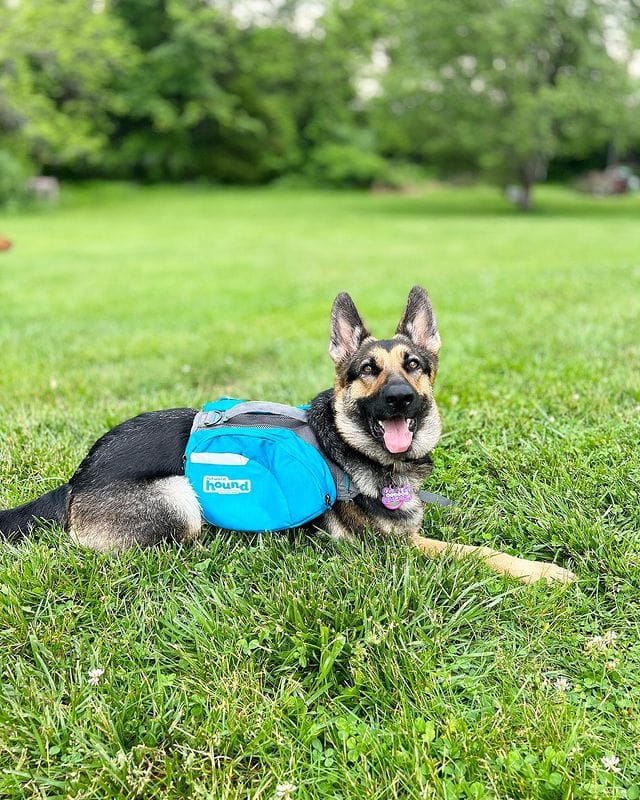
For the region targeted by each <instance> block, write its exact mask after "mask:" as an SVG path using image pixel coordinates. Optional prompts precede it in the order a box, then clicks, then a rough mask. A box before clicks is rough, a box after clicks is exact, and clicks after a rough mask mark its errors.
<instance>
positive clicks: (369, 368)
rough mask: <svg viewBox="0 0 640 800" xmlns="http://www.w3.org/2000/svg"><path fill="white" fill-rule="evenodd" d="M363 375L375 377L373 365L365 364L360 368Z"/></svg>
mask: <svg viewBox="0 0 640 800" xmlns="http://www.w3.org/2000/svg"><path fill="white" fill-rule="evenodd" d="M360 374H361V375H373V364H363V365H362V366H361V367H360Z"/></svg>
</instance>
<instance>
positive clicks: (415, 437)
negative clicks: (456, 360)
mask: <svg viewBox="0 0 640 800" xmlns="http://www.w3.org/2000/svg"><path fill="white" fill-rule="evenodd" d="M439 349H440V336H439V335H438V331H437V328H436V320H435V317H434V314H433V309H432V308H431V303H430V302H429V297H428V296H427V293H426V292H425V290H424V289H422V288H421V287H420V286H415V287H414V288H413V289H412V290H411V292H410V294H409V298H408V300H407V307H406V309H405V312H404V315H403V317H402V319H401V320H400V324H399V325H398V328H397V330H396V333H395V336H393V338H392V339H375V338H374V337H373V336H372V335H371V334H370V333H369V331H368V330H367V329H366V327H365V325H364V323H363V321H362V319H361V317H360V314H359V313H358V310H357V309H356V307H355V305H354V303H353V300H352V299H351V298H350V297H349V295H348V294H346V293H343V294H339V295H338V296H337V297H336V299H335V302H334V304H333V309H332V312H331V342H330V345H329V355H330V356H331V358H332V359H333V361H334V362H335V365H336V384H335V393H334V397H335V412H336V424H337V427H338V430H339V432H340V434H341V436H342V437H343V438H344V439H345V441H347V442H348V444H350V445H351V447H353V448H355V449H356V450H358V451H360V452H362V453H364V454H365V455H367V456H368V457H369V458H371V459H373V460H374V461H377V462H380V463H383V464H389V463H392V462H393V461H395V460H398V459H407V458H409V459H418V458H421V457H422V456H424V455H426V454H427V453H429V452H430V451H431V450H432V449H433V448H434V447H435V445H436V443H437V441H438V439H439V438H440V432H441V427H440V416H439V414H438V409H437V407H436V404H435V401H434V399H433V382H434V381H435V377H436V372H437V369H438V350H439Z"/></svg>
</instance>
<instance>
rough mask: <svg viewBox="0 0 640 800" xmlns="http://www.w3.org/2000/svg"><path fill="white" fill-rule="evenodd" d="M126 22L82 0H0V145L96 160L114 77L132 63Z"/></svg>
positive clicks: (51, 161)
mask: <svg viewBox="0 0 640 800" xmlns="http://www.w3.org/2000/svg"><path fill="white" fill-rule="evenodd" d="M134 64H135V54H134V53H133V51H132V50H131V48H130V46H129V45H128V43H127V37H126V33H125V31H124V29H123V28H122V26H121V25H119V24H118V21H117V19H115V18H113V17H112V16H110V15H108V14H102V13H94V12H93V11H92V8H91V4H90V3H87V2H85V0H55V2H52V0H33V2H28V3H18V4H12V5H11V7H9V4H4V3H3V4H2V5H0V145H2V144H3V143H4V145H5V146H7V145H9V146H12V147H13V148H14V149H18V150H19V151H20V152H23V151H26V153H27V154H28V155H29V157H30V158H31V159H32V160H33V161H34V162H35V163H37V164H38V165H39V166H40V167H42V168H44V169H46V168H51V167H60V166H65V167H67V168H71V169H73V170H78V169H80V168H81V166H82V165H83V164H95V163H96V161H97V160H98V159H99V156H100V154H101V152H102V150H103V149H104V148H105V147H106V145H107V143H108V137H109V132H110V129H111V128H110V122H109V112H110V111H111V110H112V108H113V105H114V103H115V102H116V97H115V95H114V94H113V89H112V84H113V81H114V80H117V78H118V76H119V75H120V74H121V73H123V72H126V71H128V70H130V69H132V68H133V66H134Z"/></svg>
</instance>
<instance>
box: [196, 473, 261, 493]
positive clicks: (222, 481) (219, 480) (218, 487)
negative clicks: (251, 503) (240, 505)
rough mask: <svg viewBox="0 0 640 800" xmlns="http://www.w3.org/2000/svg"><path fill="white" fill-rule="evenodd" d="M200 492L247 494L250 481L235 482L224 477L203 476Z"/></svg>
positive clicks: (249, 489) (249, 488)
mask: <svg viewBox="0 0 640 800" xmlns="http://www.w3.org/2000/svg"><path fill="white" fill-rule="evenodd" d="M202 491H203V492H207V494H247V493H249V492H250V491H251V481H248V480H244V481H236V480H231V478H227V477H226V476H225V475H205V476H204V478H203V479H202Z"/></svg>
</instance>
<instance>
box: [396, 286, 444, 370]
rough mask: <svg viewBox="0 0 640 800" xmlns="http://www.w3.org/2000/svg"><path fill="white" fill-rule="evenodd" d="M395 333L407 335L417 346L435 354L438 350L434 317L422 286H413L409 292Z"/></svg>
mask: <svg viewBox="0 0 640 800" xmlns="http://www.w3.org/2000/svg"><path fill="white" fill-rule="evenodd" d="M396 333H400V334H402V335H403V336H408V337H409V339H411V341H412V342H413V343H414V344H416V345H418V347H422V348H423V349H424V350H428V351H429V352H431V353H435V354H436V355H437V353H438V350H440V334H439V333H438V329H437V327H436V318H435V315H434V313H433V308H432V307H431V302H430V300H429V295H428V294H427V293H426V292H425V290H424V289H423V288H422V286H414V287H413V289H412V290H411V291H410V292H409V297H408V299H407V307H406V309H405V311H404V316H403V317H402V319H401V320H400V324H399V325H398V328H397V330H396Z"/></svg>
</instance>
